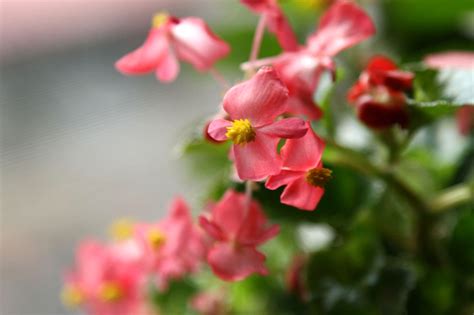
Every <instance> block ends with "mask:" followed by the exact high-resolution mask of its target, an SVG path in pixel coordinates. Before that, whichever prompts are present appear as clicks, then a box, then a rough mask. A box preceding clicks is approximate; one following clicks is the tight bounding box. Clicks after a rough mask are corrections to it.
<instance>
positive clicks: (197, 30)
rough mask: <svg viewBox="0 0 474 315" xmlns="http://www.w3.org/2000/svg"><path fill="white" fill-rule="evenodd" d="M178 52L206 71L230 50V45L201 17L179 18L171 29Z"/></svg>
mask: <svg viewBox="0 0 474 315" xmlns="http://www.w3.org/2000/svg"><path fill="white" fill-rule="evenodd" d="M171 33H172V35H173V39H174V44H175V49H176V52H177V54H178V56H179V58H180V59H182V60H184V61H187V62H189V63H191V64H192V65H193V66H194V67H195V68H196V69H197V70H201V71H205V70H208V69H209V68H211V67H212V66H213V64H214V63H215V62H216V61H217V60H219V59H221V58H223V57H224V56H226V55H227V54H228V53H229V52H230V47H229V45H228V44H227V43H226V42H224V41H223V40H222V39H220V38H219V37H217V36H216V35H215V34H214V33H213V32H212V31H211V30H210V28H209V27H208V26H207V24H206V23H205V22H204V21H203V20H202V19H199V18H195V17H188V18H184V19H181V20H179V22H178V23H177V24H175V25H174V26H173V28H172V29H171Z"/></svg>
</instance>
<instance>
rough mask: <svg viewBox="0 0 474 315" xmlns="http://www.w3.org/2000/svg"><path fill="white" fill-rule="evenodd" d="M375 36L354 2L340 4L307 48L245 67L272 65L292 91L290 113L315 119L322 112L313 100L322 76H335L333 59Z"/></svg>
mask: <svg viewBox="0 0 474 315" xmlns="http://www.w3.org/2000/svg"><path fill="white" fill-rule="evenodd" d="M374 33H375V27H374V25H373V22H372V20H371V19H370V17H369V16H368V15H367V14H366V13H365V12H364V11H363V10H362V9H361V8H360V7H358V6H357V5H356V4H354V3H353V2H351V1H344V0H342V1H337V2H335V3H334V4H333V5H332V6H331V7H330V8H329V9H328V11H327V12H326V13H325V14H324V15H323V16H322V18H321V20H320V23H319V27H318V29H317V30H316V31H315V32H314V33H313V34H312V35H311V36H309V38H308V40H307V42H306V46H304V47H300V48H299V49H298V50H297V51H288V52H284V53H282V54H281V55H279V56H276V57H272V58H267V59H262V60H257V61H255V62H249V63H244V64H243V65H242V67H243V68H244V69H245V68H249V67H258V66H262V65H266V64H272V65H273V66H274V67H275V69H276V70H277V72H278V74H279V75H280V77H281V79H282V81H283V82H284V83H285V85H286V86H287V87H288V90H289V99H288V104H287V107H288V108H287V112H288V113H291V114H297V115H305V116H306V117H308V118H309V119H311V120H316V119H319V118H320V117H321V114H322V113H321V110H320V109H319V108H318V107H317V105H316V104H315V102H314V101H313V94H314V91H315V89H316V87H317V85H318V82H319V78H320V76H321V73H322V72H323V71H325V70H329V71H331V73H332V74H333V76H335V69H336V66H335V64H334V61H333V57H334V56H336V55H337V54H338V53H339V52H341V51H342V50H344V49H347V48H349V47H351V46H354V45H356V44H358V43H360V42H362V41H363V40H365V39H367V38H368V37H370V36H372V35H373V34H374Z"/></svg>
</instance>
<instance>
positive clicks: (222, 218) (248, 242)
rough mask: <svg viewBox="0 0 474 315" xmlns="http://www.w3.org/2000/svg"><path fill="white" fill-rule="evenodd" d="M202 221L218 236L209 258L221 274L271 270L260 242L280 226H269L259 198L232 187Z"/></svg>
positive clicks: (238, 276)
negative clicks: (266, 263) (246, 194)
mask: <svg viewBox="0 0 474 315" xmlns="http://www.w3.org/2000/svg"><path fill="white" fill-rule="evenodd" d="M199 223H200V224H201V227H202V228H203V229H204V230H205V231H206V232H207V234H208V235H209V236H210V237H212V238H213V239H214V240H215V242H214V244H213V246H212V247H211V248H210V250H209V252H208V255H207V261H208V263H209V265H210V266H211V268H212V271H213V272H214V273H215V274H216V275H217V276H219V277H220V278H222V279H224V280H227V281H238V280H242V279H244V278H246V277H248V276H249V275H251V274H253V273H258V274H261V275H266V274H268V270H267V268H266V267H265V264H264V262H265V255H263V254H262V253H261V252H259V251H258V250H257V246H259V245H262V244H263V243H265V242H266V241H268V240H269V239H271V238H273V237H275V236H276V235H277V234H278V232H279V227H278V226H277V225H272V226H267V218H266V217H265V214H264V213H263V211H262V209H261V207H260V205H259V204H258V203H257V202H256V201H254V200H247V198H246V196H245V194H242V193H237V192H235V191H233V190H229V191H227V192H226V193H225V195H224V196H223V197H222V199H221V200H220V201H219V202H217V203H216V204H215V205H213V206H212V207H211V212H210V213H209V215H207V216H206V215H202V216H201V217H200V218H199Z"/></svg>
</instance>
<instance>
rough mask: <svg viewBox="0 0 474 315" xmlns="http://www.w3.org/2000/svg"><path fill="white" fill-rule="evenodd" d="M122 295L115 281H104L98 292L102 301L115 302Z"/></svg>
mask: <svg viewBox="0 0 474 315" xmlns="http://www.w3.org/2000/svg"><path fill="white" fill-rule="evenodd" d="M122 296H123V291H122V289H121V288H120V286H118V284H117V283H115V282H105V283H104V284H103V285H102V288H101V289H100V292H99V297H100V299H101V300H102V301H104V302H115V301H118V300H120V298H122Z"/></svg>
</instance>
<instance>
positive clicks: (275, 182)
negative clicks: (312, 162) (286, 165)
mask: <svg viewBox="0 0 474 315" xmlns="http://www.w3.org/2000/svg"><path fill="white" fill-rule="evenodd" d="M305 174H306V172H301V171H288V170H282V171H281V172H280V174H278V175H273V176H270V177H268V180H267V182H266V183H265V187H266V188H267V189H270V190H275V189H277V188H278V187H281V186H285V185H288V184H289V183H291V182H293V181H295V180H297V179H298V178H300V177H304V176H305Z"/></svg>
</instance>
